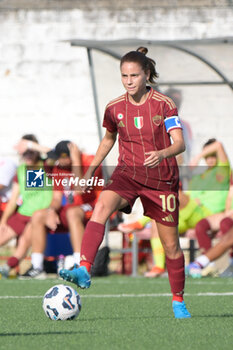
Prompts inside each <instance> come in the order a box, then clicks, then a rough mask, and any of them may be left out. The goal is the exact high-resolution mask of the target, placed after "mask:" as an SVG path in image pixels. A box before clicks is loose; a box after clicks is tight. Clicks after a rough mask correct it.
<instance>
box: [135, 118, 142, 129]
mask: <svg viewBox="0 0 233 350" xmlns="http://www.w3.org/2000/svg"><path fill="white" fill-rule="evenodd" d="M134 125H135V126H136V128H137V129H141V128H142V127H143V117H134Z"/></svg>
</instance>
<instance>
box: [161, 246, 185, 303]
mask: <svg viewBox="0 0 233 350" xmlns="http://www.w3.org/2000/svg"><path fill="white" fill-rule="evenodd" d="M166 266H167V271H168V278H169V282H170V286H171V291H172V294H173V298H172V301H174V300H176V301H180V302H182V301H183V294H184V285H185V273H184V254H183V253H182V255H181V256H180V257H179V258H177V259H170V258H168V257H166Z"/></svg>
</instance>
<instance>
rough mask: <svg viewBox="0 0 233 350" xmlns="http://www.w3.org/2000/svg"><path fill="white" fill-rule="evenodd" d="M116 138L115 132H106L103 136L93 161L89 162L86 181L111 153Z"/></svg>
mask: <svg viewBox="0 0 233 350" xmlns="http://www.w3.org/2000/svg"><path fill="white" fill-rule="evenodd" d="M116 137H117V132H110V131H108V130H106V132H105V135H104V137H103V139H102V141H101V142H100V144H99V147H98V149H97V152H96V154H95V157H94V158H93V161H92V162H91V164H90V166H89V168H88V170H87V172H86V174H85V178H86V179H87V178H90V177H91V176H92V175H93V173H94V172H95V170H96V169H97V168H98V166H100V164H101V163H102V162H103V160H104V159H105V158H106V156H107V155H108V153H109V152H110V151H111V149H112V147H113V146H114V144H115V142H116Z"/></svg>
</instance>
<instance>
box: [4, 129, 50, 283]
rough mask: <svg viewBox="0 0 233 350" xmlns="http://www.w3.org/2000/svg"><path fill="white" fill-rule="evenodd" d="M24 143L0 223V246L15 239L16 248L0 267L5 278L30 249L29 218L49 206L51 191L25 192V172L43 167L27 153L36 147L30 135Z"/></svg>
mask: <svg viewBox="0 0 233 350" xmlns="http://www.w3.org/2000/svg"><path fill="white" fill-rule="evenodd" d="M22 140H23V142H25V145H26V146H25V150H24V152H23V153H22V154H21V164H20V165H19V166H18V168H17V172H16V175H15V177H14V179H13V186H12V192H11V197H10V199H9V201H8V202H7V205H6V207H5V210H4V212H3V214H2V217H1V220H0V246H2V245H4V244H6V243H7V242H9V241H10V240H11V239H12V238H17V246H16V250H15V252H14V255H13V256H11V257H10V258H9V259H8V260H7V263H6V264H5V265H1V266H0V274H1V275H2V276H4V277H8V275H9V272H10V270H11V268H15V267H17V266H18V264H19V262H20V261H21V259H22V258H24V256H25V255H26V253H27V251H28V249H29V247H30V246H31V217H32V215H33V213H34V212H35V211H36V210H38V209H42V208H47V207H48V206H49V204H50V202H51V198H52V193H51V191H43V190H40V189H36V188H34V189H31V190H29V189H26V177H25V174H26V170H27V167H30V169H38V168H43V167H44V162H43V161H42V159H41V156H40V153H39V152H38V151H34V150H32V149H31V145H32V142H34V143H38V141H37V138H36V137H35V136H34V135H32V134H29V135H24V136H23V137H22Z"/></svg>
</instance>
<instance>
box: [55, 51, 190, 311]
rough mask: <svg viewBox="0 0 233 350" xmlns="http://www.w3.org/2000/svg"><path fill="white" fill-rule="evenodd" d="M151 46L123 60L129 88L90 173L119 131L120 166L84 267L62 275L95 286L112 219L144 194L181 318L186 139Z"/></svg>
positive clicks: (89, 229) (89, 234)
mask: <svg viewBox="0 0 233 350" xmlns="http://www.w3.org/2000/svg"><path fill="white" fill-rule="evenodd" d="M147 51H148V50H147V49H146V48H143V47H141V48H138V49H137V51H131V52H128V53H127V54H126V55H124V56H123V57H122V59H121V62H120V70H121V80H122V83H123V86H124V88H125V89H126V93H125V94H124V95H122V96H120V97H118V98H116V99H115V100H113V101H111V102H110V103H109V104H108V105H107V107H106V110H105V115H104V122H103V126H104V127H105V128H106V133H105V136H104V137H103V139H102V141H101V143H100V145H99V147H98V150H97V153H96V155H95V157H94V160H93V162H92V164H91V166H90V168H89V169H88V171H87V174H86V176H85V177H86V178H90V177H91V176H92V175H93V173H94V171H95V170H96V168H97V167H98V166H99V165H100V164H101V162H102V161H103V160H104V158H105V157H106V156H107V154H108V153H109V151H110V150H111V148H112V147H113V145H114V143H115V141H116V137H117V133H118V135H119V159H118V165H117V167H116V169H115V170H114V172H113V174H112V176H111V179H110V181H109V182H108V184H107V185H106V187H105V189H104V190H103V192H102V193H101V195H100V197H99V200H98V201H97V204H96V206H95V209H94V212H93V215H92V217H91V220H90V221H89V222H88V224H87V226H86V230H85V233H84V237H83V241H82V248H81V263H80V267H79V268H77V267H74V268H73V269H72V270H61V272H60V276H61V277H62V278H63V279H65V280H68V281H70V282H73V283H75V284H76V285H78V286H79V287H81V288H89V287H90V284H91V281H90V275H89V272H90V269H91V265H92V264H93V262H94V259H95V256H96V253H97V251H98V247H99V245H100V244H101V242H102V240H103V237H104V231H105V223H106V221H107V219H108V218H109V216H110V215H111V214H112V213H113V212H114V211H115V210H118V209H120V210H123V211H124V212H126V213H129V212H130V211H131V208H132V206H133V204H134V202H135V200H136V199H137V198H138V197H140V199H141V202H142V205H143V208H144V215H146V216H149V217H150V218H152V219H154V220H155V221H156V222H157V227H158V231H159V236H160V239H161V242H162V244H163V247H164V250H165V253H166V265H167V270H168V275H169V282H170V285H171V290H172V294H173V299H172V306H173V311H174V314H175V318H189V317H191V315H190V313H189V312H188V311H187V309H186V306H185V303H184V301H183V293H184V284H185V273H184V256H183V252H182V250H181V248H180V245H179V238H178V231H177V224H178V180H179V174H178V167H177V163H176V159H175V156H176V155H177V154H179V153H181V152H183V151H184V150H185V144H184V140H183V135H182V127H181V124H180V121H179V117H178V115H177V113H178V112H177V109H176V106H175V104H174V102H173V101H172V100H171V99H170V98H168V97H166V96H165V95H163V94H161V93H158V92H156V91H155V90H153V89H152V88H151V87H148V86H147V83H151V84H154V83H155V78H157V77H158V74H157V72H156V69H155V62H154V61H153V60H152V59H150V58H148V57H147V56H146V53H147ZM170 136H171V138H172V140H173V143H171V141H170ZM83 190H85V188H84V189H83Z"/></svg>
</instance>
